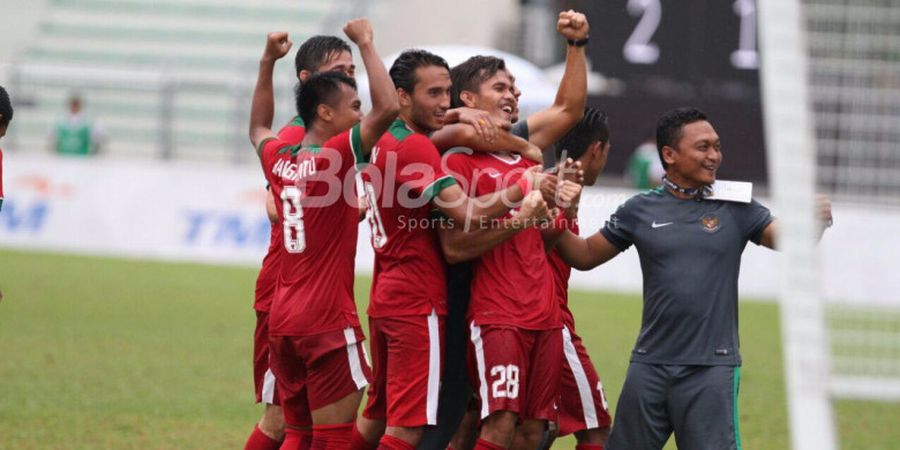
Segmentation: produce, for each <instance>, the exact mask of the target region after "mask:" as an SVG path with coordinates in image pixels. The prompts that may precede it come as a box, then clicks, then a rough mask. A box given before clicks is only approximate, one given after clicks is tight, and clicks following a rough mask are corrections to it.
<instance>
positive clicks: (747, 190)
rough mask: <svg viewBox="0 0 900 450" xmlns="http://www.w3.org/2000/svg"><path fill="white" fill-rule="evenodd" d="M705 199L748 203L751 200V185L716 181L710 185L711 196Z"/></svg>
mask: <svg viewBox="0 0 900 450" xmlns="http://www.w3.org/2000/svg"><path fill="white" fill-rule="evenodd" d="M706 198H707V199H708V200H721V201H725V202H739V203H750V199H751V198H753V183H749V182H746V181H724V180H716V182H715V183H713V185H712V195H710V196H709V197H706Z"/></svg>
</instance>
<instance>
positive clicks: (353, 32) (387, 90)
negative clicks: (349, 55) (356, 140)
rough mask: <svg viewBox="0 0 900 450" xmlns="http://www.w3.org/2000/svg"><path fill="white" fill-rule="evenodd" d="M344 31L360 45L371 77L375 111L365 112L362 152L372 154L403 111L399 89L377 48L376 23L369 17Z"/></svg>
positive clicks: (356, 21)
mask: <svg viewBox="0 0 900 450" xmlns="http://www.w3.org/2000/svg"><path fill="white" fill-rule="evenodd" d="M344 34H346V35H347V37H348V38H350V40H351V41H353V42H354V43H355V44H356V46H357V47H359V55H360V57H361V58H362V61H363V65H364V66H365V67H366V76H367V77H368V78H369V94H370V96H371V97H372V110H371V111H369V113H368V114H366V115H365V117H363V119H362V123H361V124H360V134H361V137H362V152H363V153H364V154H368V153H369V151H371V150H372V147H373V146H374V145H375V143H376V142H378V139H380V138H381V135H382V134H384V132H385V131H387V129H388V127H390V125H391V122H393V121H394V119H395V118H396V117H397V113H398V112H399V111H400V102H399V100H397V90H396V89H395V88H394V82H393V81H391V77H390V75H388V71H387V69H386V68H385V67H384V63H383V62H381V57H379V56H378V52H377V51H376V50H375V43H374V40H373V33H372V25H371V24H370V23H369V19H365V18H363V19H353V20H351V21H349V22H347V24H346V25H344Z"/></svg>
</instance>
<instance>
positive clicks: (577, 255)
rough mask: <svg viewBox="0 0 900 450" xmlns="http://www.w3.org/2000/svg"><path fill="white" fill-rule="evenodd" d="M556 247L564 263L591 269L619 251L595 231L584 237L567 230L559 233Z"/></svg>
mask: <svg viewBox="0 0 900 450" xmlns="http://www.w3.org/2000/svg"><path fill="white" fill-rule="evenodd" d="M556 249H557V251H558V252H559V256H561V257H562V259H563V261H565V262H566V264H568V265H570V266H572V267H573V268H575V269H578V270H591V269H593V268H594V267H597V266H599V265H600V264H603V263H605V262H607V261H609V260H610V259H613V258H614V257H615V256H616V255H618V254H619V253H620V251H619V249H618V248H616V246H615V245H613V244H612V243H610V242H609V241H608V240H607V239H606V237H605V236H603V233H600V232H597V233H594V234H593V235H591V236H589V237H588V238H587V239H584V238H581V237H579V236H576V235H575V234H574V233H572V232H571V231H569V230H566V231H563V233H562V235H560V237H559V240H558V241H557V243H556Z"/></svg>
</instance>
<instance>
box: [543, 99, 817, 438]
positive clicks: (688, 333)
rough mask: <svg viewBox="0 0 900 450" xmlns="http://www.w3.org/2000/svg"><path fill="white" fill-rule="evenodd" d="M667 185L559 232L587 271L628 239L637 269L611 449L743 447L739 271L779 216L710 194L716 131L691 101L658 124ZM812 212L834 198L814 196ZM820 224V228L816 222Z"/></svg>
mask: <svg viewBox="0 0 900 450" xmlns="http://www.w3.org/2000/svg"><path fill="white" fill-rule="evenodd" d="M656 136H657V147H658V150H659V154H660V158H661V159H662V162H663V166H664V167H665V169H666V176H665V178H664V180H663V181H664V184H663V186H660V187H659V188H657V189H654V190H652V191H650V192H647V193H644V194H639V195H636V196H634V197H632V198H631V199H629V200H628V201H626V202H625V203H624V204H623V205H622V206H620V207H619V209H618V210H617V211H616V212H615V213H614V214H613V215H612V217H611V218H610V220H609V221H608V222H607V224H606V226H605V227H604V228H603V229H602V230H600V232H598V233H596V234H594V235H592V236H590V237H588V238H586V239H581V238H579V237H578V236H575V235H573V234H572V233H571V232H566V233H565V234H564V236H563V237H562V238H561V239H560V242H559V245H558V247H557V248H558V249H559V251H560V254H561V255H562V256H563V258H564V259H566V260H567V262H568V263H569V264H571V265H572V267H574V268H576V269H579V270H589V269H591V268H594V267H596V266H598V265H600V264H603V263H604V262H606V261H608V260H610V259H611V258H613V257H614V256H616V255H618V254H619V253H620V252H622V251H625V250H626V249H628V247H630V246H631V245H634V246H635V248H636V249H637V251H638V255H639V257H640V261H641V271H642V272H643V277H644V309H643V318H642V320H641V332H640V334H639V335H638V339H637V343H636V344H635V347H634V350H633V351H632V356H631V364H630V366H629V368H628V373H627V375H626V378H625V385H624V387H623V388H622V394H621V396H620V398H619V403H618V406H617V408H616V415H615V420H614V421H613V429H612V434H611V435H610V437H609V441H608V442H607V447H606V448H607V450H642V449H661V448H662V447H663V445H665V443H666V441H667V440H668V438H669V436H670V435H671V434H672V433H673V432H674V433H675V440H676V443H677V445H678V448H682V449H690V450H698V449H710V450H724V449H740V448H741V440H740V433H739V427H738V413H737V394H738V386H739V383H740V366H741V356H740V344H739V339H738V303H737V299H738V284H737V283H738V274H739V272H740V265H741V254H742V253H743V251H744V247H745V246H746V245H747V242H748V241H752V242H753V243H755V244H757V245H765V246H766V247H769V248H774V242H775V229H776V227H777V221H776V220H774V219H773V217H772V216H771V214H770V213H769V210H768V209H767V208H766V207H764V206H762V205H761V204H759V203H758V202H756V201H755V200H751V199H749V196H748V198H746V199H745V200H744V201H741V200H731V201H723V200H712V199H709V198H707V197H708V196H709V195H710V193H711V190H710V188H709V186H711V185H712V184H713V182H715V176H716V171H717V170H718V168H719V165H720V164H721V162H722V152H721V148H720V143H719V137H718V135H717V134H716V132H715V130H714V129H713V127H712V125H710V123H709V122H708V121H707V120H706V116H705V115H704V114H703V113H702V112H700V111H699V110H696V109H687V108H685V109H676V110H673V111H670V112H668V113H666V114H665V115H664V116H663V117H662V118H661V119H660V120H659V122H658V123H657V134H656ZM818 214H819V217H820V218H821V219H822V220H823V221H826V222H828V223H830V220H831V206H830V204H829V202H828V200H827V199H824V198H823V199H821V200H820V204H819V211H818ZM822 229H823V230H824V227H823V228H822Z"/></svg>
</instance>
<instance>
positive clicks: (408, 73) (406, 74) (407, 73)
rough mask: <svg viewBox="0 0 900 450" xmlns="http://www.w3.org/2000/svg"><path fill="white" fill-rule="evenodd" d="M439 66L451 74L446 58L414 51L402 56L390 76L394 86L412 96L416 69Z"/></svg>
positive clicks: (423, 51) (394, 65)
mask: <svg viewBox="0 0 900 450" xmlns="http://www.w3.org/2000/svg"><path fill="white" fill-rule="evenodd" d="M428 66H438V67H443V68H445V69H447V72H450V65H448V64H447V61H445V60H444V58H441V57H440V56H438V55H435V54H434V53H431V52H429V51H426V50H419V49H412V50H407V51H405V52H403V53H401V54H400V56H398V57H397V59H395V60H394V64H392V65H391V70H390V75H391V81H393V82H394V86H395V87H397V88H399V89H403V90H404V91H406V92H409V93H410V94H412V92H413V89H415V87H416V83H418V82H419V80H418V79H416V69H418V68H419V67H428Z"/></svg>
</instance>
